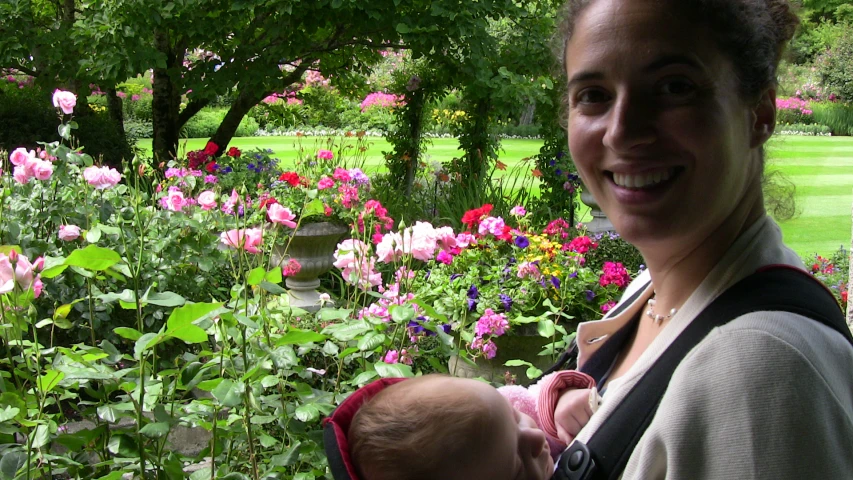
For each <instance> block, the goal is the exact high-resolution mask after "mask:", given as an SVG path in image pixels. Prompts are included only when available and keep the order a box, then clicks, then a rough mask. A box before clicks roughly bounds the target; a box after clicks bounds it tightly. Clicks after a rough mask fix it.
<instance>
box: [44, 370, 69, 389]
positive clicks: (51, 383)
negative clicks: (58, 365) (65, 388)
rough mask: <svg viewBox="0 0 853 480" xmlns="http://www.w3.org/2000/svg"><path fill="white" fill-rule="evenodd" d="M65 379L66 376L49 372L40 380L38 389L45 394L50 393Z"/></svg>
mask: <svg viewBox="0 0 853 480" xmlns="http://www.w3.org/2000/svg"><path fill="white" fill-rule="evenodd" d="M63 378H65V374H64V373H62V372H59V371H56V370H48V371H46V372H44V375H42V376H40V377H39V379H38V388H39V390H40V391H41V392H42V393H43V394H44V393H47V392H50V391H51V390H53V389H54V388H56V386H57V385H59V382H60V381H61V380H62V379H63Z"/></svg>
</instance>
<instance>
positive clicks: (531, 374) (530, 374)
mask: <svg viewBox="0 0 853 480" xmlns="http://www.w3.org/2000/svg"><path fill="white" fill-rule="evenodd" d="M525 373H526V374H527V378H530V379H534V378H539V377H541V376H542V370H539V369H538V368H536V367H534V366H531V367H529V368H528V369H527V372H525Z"/></svg>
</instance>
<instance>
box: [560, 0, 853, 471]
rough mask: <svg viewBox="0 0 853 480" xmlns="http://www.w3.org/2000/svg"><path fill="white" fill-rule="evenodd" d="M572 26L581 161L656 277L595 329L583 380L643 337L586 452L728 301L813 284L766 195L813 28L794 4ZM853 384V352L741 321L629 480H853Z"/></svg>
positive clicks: (717, 343) (762, 318)
mask: <svg viewBox="0 0 853 480" xmlns="http://www.w3.org/2000/svg"><path fill="white" fill-rule="evenodd" d="M566 10H567V20H566V22H565V25H564V34H565V35H564V43H563V45H564V46H565V49H564V50H565V51H564V56H563V59H564V61H565V68H566V74H567V78H568V92H567V94H568V104H567V108H568V136H569V148H570V150H571V153H572V158H573V159H574V162H575V164H576V166H577V169H578V173H579V174H580V176H581V178H582V179H583V181H584V185H586V187H587V188H589V190H590V192H591V193H592V194H593V196H594V197H595V198H596V200H597V201H598V204H599V205H600V206H601V209H602V210H603V211H604V212H605V213H606V214H607V216H608V218H609V219H610V220H611V221H612V222H613V225H614V227H615V228H616V231H617V232H618V233H619V234H620V235H621V236H622V237H623V238H624V239H626V240H627V241H628V242H630V243H632V244H634V245H635V246H636V247H637V248H638V249H639V250H640V252H641V253H642V254H643V257H644V259H645V263H646V265H647V267H648V269H647V271H646V272H644V273H643V274H642V275H640V276H639V277H638V278H637V279H636V280H635V281H634V283H633V284H632V285H631V286H630V287H629V288H628V291H627V292H626V295H625V297H624V298H626V299H628V298H630V297H631V296H632V294H634V293H636V292H637V291H638V289H642V288H643V286H645V285H646V284H648V282H649V281H651V284H650V285H649V286H648V287H647V288H646V289H645V290H644V291H642V293H641V295H640V296H639V298H638V299H636V300H635V301H633V302H630V303H629V304H626V305H622V306H620V307H617V309H615V310H614V311H616V312H617V314H615V315H609V316H608V317H606V318H605V319H603V320H601V321H597V322H587V323H585V324H583V325H581V326H580V327H579V329H578V337H577V339H578V346H579V356H578V364H579V367H580V368H581V370H583V367H584V363H585V362H586V360H588V359H589V358H590V356H591V355H592V354H594V353H595V352H596V350H598V349H599V348H600V347H601V345H603V344H605V343H606V341H607V339H608V338H609V337H611V336H613V335H615V334H616V333H617V332H620V331H621V332H623V333H624V332H629V337H628V339H627V341H626V342H625V344H624V346H623V347H622V348H621V350H620V353H619V354H618V356H617V357H616V359H615V361H613V363H612V365H611V366H610V369H609V372H608V373H607V374H605V375H604V378H602V379H600V380H602V382H600V383H601V384H602V385H601V391H602V392H603V403H602V404H601V406H600V408H599V410H598V411H597V412H596V413H595V415H593V416H592V417H591V418H590V419H589V423H587V424H586V426H585V427H583V429H581V431H580V433H579V434H578V437H577V438H578V440H580V441H582V442H586V441H588V439H589V438H590V437H591V436H592V435H593V434H594V433H595V432H596V430H597V429H598V428H599V426H600V425H601V424H602V423H603V422H604V421H605V420H606V419H607V417H608V416H609V415H610V414H611V413H612V412H613V410H614V409H615V408H616V406H618V405H619V403H620V401H621V400H622V399H623V398H624V397H625V395H626V394H627V392H628V391H629V390H630V389H631V388H632V387H633V386H634V385H635V384H636V383H637V381H638V380H639V379H640V378H642V377H643V375H645V374H646V373H647V372H648V371H649V368H650V366H651V365H652V363H653V362H654V361H655V359H657V357H658V356H660V354H661V353H662V352H663V350H665V349H666V347H667V346H669V345H670V344H671V343H672V342H673V340H674V339H675V338H676V337H677V336H678V334H679V333H681V332H682V331H683V330H684V328H685V327H686V326H687V325H688V324H690V322H691V321H692V320H693V319H694V318H695V317H696V316H697V315H698V314H699V313H700V312H701V311H702V310H703V309H704V308H705V307H706V306H707V305H708V304H709V303H710V302H711V301H712V300H713V299H714V298H716V297H717V296H719V295H720V294H721V293H722V292H723V291H725V290H726V288H727V287H729V286H731V285H733V284H734V283H736V282H737V281H738V280H740V279H742V278H744V277H746V276H748V275H749V274H751V273H753V272H755V271H756V270H757V269H759V268H760V267H762V266H766V265H773V264H785V265H791V266H795V267H799V268H803V265H802V263H801V260H800V259H799V257H798V256H797V255H796V254H795V253H794V252H792V251H791V250H789V249H788V248H787V247H785V246H784V244H783V243H782V238H781V233H780V231H779V228H778V226H777V225H776V224H775V223H774V222H773V221H772V220H771V219H770V218H769V217H767V215H766V213H765V210H764V199H763V195H762V186H761V185H762V174H763V167H764V151H763V149H764V144H765V143H766V142H767V140H768V139H769V138H770V136H771V135H772V133H773V129H774V125H775V114H776V109H775V97H776V91H775V88H776V80H775V77H776V68H777V66H778V63H779V60H780V57H781V54H782V52H783V50H784V46H785V44H786V43H787V42H788V41H789V40H790V38H791V37H792V35H793V31H794V29H795V27H796V24H797V18H796V16H795V15H793V13H792V12H791V11H790V8H789V5H788V3H787V1H786V0H670V1H666V0H591V1H580V0H577V1H576V0H571V1H570V2H569V4H568V5H567V7H566ZM649 300H651V302H649ZM622 303H623V304H625V303H628V302H627V301H625V300H623V302H622ZM850 372H853V348H851V346H850V344H849V343H848V342H847V341H846V340H845V338H844V337H843V336H842V335H839V334H838V332H835V331H833V330H832V329H830V328H828V327H826V326H824V325H820V324H818V323H817V322H815V321H813V320H811V319H806V318H803V317H800V316H798V315H795V314H791V313H780V312H756V313H752V314H747V315H744V316H741V317H739V318H736V319H735V320H732V321H731V322H729V323H728V324H726V325H724V326H723V327H719V328H717V329H715V330H714V331H712V332H711V333H710V334H709V335H708V336H707V337H705V338H704V339H703V340H702V341H701V343H699V344H698V345H697V346H696V347H695V348H694V349H693V350H692V351H691V352H690V353H689V354H688V355H687V357H685V358H684V360H683V361H682V362H681V363H680V364H679V366H678V368H677V369H676V370H675V373H674V375H673V376H672V379H671V380H670V382H669V384H668V387H667V389H666V392H665V394H664V396H663V398H662V400H661V403H660V405H659V407H658V409H657V412H656V414H655V416H654V418H653V420H652V422H651V424H650V425H649V427H648V429H647V430H646V431H645V433H644V434H643V435H642V437H641V438H640V440H639V443H638V444H637V446H636V448H635V449H634V450H633V453H631V455H630V459H629V460H628V463H627V466H626V467H625V470H624V474H623V478H626V479H629V478H631V479H633V478H673V479H712V478H713V479H719V478H739V479H743V478H768V479H771V478H772V479H788V478H791V479H794V478H816V479H817V478H821V479H824V478H851V477H853V454H851V453H853V452H851V448H853V387H851V382H850V380H849V375H850ZM570 397H571V395H568V394H566V395H563V397H561V399H560V401H559V402H558V403H557V406H556V409H555V419H556V421H557V424H558V432H560V434H561V436H562V437H564V438H565V439H568V438H570V437H571V435H572V434H574V433H576V432H577V430H578V429H579V427H580V425H579V424H578V421H577V419H574V418H572V417H571V416H570V415H567V414H566V410H567V408H568V405H569V404H570Z"/></svg>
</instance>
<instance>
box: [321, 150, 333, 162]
mask: <svg viewBox="0 0 853 480" xmlns="http://www.w3.org/2000/svg"><path fill="white" fill-rule="evenodd" d="M334 157H335V154H334V153H332V151H331V150H322V149H321V150H319V151H318V152H317V158H319V159H320V160H331V159H332V158H334Z"/></svg>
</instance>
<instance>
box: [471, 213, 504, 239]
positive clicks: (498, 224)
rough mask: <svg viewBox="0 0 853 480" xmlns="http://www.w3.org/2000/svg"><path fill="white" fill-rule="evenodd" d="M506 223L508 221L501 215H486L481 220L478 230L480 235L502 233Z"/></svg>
mask: <svg viewBox="0 0 853 480" xmlns="http://www.w3.org/2000/svg"><path fill="white" fill-rule="evenodd" d="M504 225H506V223H504V219H503V218H501V217H486V218H485V219H484V220H483V221H482V222H480V226H479V227H478V230H477V232H478V233H479V234H480V235H485V234H486V233H491V234H492V235H494V236H498V235H502V234H503V230H504Z"/></svg>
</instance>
